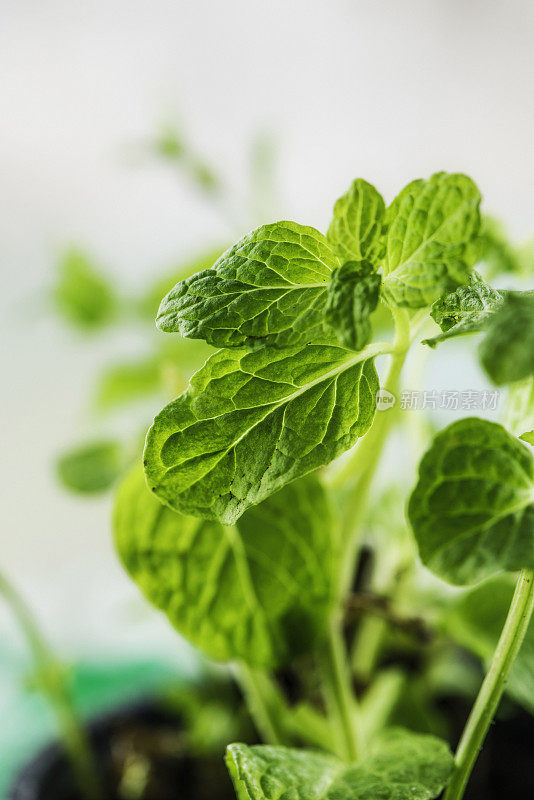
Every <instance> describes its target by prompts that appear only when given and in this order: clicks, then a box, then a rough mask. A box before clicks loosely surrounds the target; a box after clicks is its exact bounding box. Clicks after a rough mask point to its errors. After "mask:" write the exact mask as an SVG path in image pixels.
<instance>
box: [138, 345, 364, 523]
mask: <svg viewBox="0 0 534 800" xmlns="http://www.w3.org/2000/svg"><path fill="white" fill-rule="evenodd" d="M378 352H380V346H379V345H376V346H373V345H369V347H368V348H366V350H364V351H362V352H361V353H358V354H355V353H351V352H350V351H348V350H346V349H344V348H341V347H338V346H335V345H330V344H310V345H304V346H301V347H291V348H285V349H277V348H272V347H265V348H261V349H256V350H247V349H243V348H242V349H237V348H234V349H231V350H221V351H219V352H218V353H215V354H214V355H213V356H212V357H211V358H209V359H208V361H207V362H206V364H205V365H204V366H203V367H202V368H201V369H200V370H199V371H198V372H197V373H195V375H193V377H192V378H191V382H190V385H189V388H188V389H187V391H186V392H185V393H184V394H183V395H181V396H180V397H178V398H177V399H176V400H174V401H173V402H172V403H170V404H169V405H168V406H166V408H164V409H163V411H161V412H160V413H159V414H158V415H157V417H156V418H155V420H154V423H153V425H152V427H151V428H150V430H149V432H148V435H147V440H146V446H145V454H144V463H145V474H146V477H147V482H148V485H149V487H150V488H151V489H152V490H153V491H154V492H155V493H156V494H157V495H158V497H159V498H160V499H161V500H163V501H164V502H165V503H167V504H168V505H170V506H172V507H173V508H175V509H176V510H177V511H181V512H182V513H185V514H193V515H197V516H202V517H205V518H209V519H219V520H221V522H226V523H229V524H231V523H233V522H234V521H235V520H236V519H238V517H239V516H240V515H241V514H242V513H243V512H244V511H245V510H246V509H247V508H248V507H249V506H250V505H253V504H255V503H259V502H261V501H262V500H264V499H265V498H266V497H268V496H269V495H270V494H272V493H273V492H275V491H276V490H277V489H280V488H281V487H282V486H284V485H285V484H287V483H289V481H292V480H294V479H295V478H298V477H300V476H301V475H305V474H307V473H308V472H311V471H312V470H314V469H316V468H317V467H320V466H323V465H325V464H328V463H329V462H330V461H332V460H333V459H334V458H337V456H338V455H340V454H341V453H343V452H344V451H345V450H348V449H349V448H350V447H352V445H353V444H354V443H355V442H356V440H357V439H358V438H359V437H360V436H363V435H364V433H366V432H367V430H368V428H369V427H370V425H371V422H372V420H373V417H374V413H375V396H376V392H377V389H378V377H377V374H376V370H375V367H374V363H373V360H372V358H370V356H374V355H376V354H377V353H378Z"/></svg>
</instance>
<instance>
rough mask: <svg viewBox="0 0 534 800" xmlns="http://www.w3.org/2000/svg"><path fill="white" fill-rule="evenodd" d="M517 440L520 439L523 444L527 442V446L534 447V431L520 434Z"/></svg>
mask: <svg viewBox="0 0 534 800" xmlns="http://www.w3.org/2000/svg"><path fill="white" fill-rule="evenodd" d="M519 438H520V439H522V440H523V441H524V442H527V443H528V444H531V445H533V446H534V431H527V432H526V433H522V434H521V436H520V437H519Z"/></svg>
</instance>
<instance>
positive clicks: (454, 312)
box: [423, 272, 504, 347]
mask: <svg viewBox="0 0 534 800" xmlns="http://www.w3.org/2000/svg"><path fill="white" fill-rule="evenodd" d="M503 300H504V297H503V295H502V294H501V292H498V291H497V290H496V289H493V288H492V287H491V286H490V285H489V284H487V283H485V282H484V281H483V280H482V278H481V277H480V275H479V274H478V273H477V272H473V275H472V277H471V280H470V282H469V283H468V284H467V286H460V287H459V288H458V289H456V290H455V291H454V292H451V293H450V294H446V295H444V296H443V297H441V298H440V299H439V300H436V302H435V303H434V305H433V306H432V310H431V312H430V314H431V316H432V319H434V320H435V322H437V324H438V325H439V326H440V328H441V330H442V331H443V333H441V334H439V336H433V337H432V338H431V339H425V340H424V341H423V344H427V345H429V346H430V347H436V345H438V344H440V343H441V342H444V341H446V340H447V339H452V338H454V337H456V336H463V335H465V334H467V333H477V332H478V331H482V330H484V329H485V328H487V326H488V324H489V322H490V320H491V318H492V316H493V314H494V313H495V311H497V309H498V308H500V306H501V305H502V303H503Z"/></svg>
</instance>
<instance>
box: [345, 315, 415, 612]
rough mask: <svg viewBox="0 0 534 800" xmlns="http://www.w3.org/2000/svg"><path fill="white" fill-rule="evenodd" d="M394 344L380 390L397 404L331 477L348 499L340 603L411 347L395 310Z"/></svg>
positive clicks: (402, 319)
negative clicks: (401, 376)
mask: <svg viewBox="0 0 534 800" xmlns="http://www.w3.org/2000/svg"><path fill="white" fill-rule="evenodd" d="M393 313H394V317H395V324H396V330H395V341H394V343H393V350H392V353H391V361H390V364H389V369H388V373H387V375H386V378H385V380H384V382H383V384H382V387H381V388H382V389H385V390H386V391H388V392H391V394H393V395H394V396H395V398H396V400H397V403H396V405H395V406H394V407H393V408H391V409H388V410H386V411H378V412H377V416H376V418H375V421H374V423H373V426H372V428H371V430H370V431H369V433H368V434H367V435H366V436H365V437H364V438H363V439H362V441H361V443H360V444H359V445H358V446H357V448H356V450H355V451H354V453H353V454H352V456H351V457H350V458H348V459H347V461H346V463H345V464H344V465H343V467H342V468H341V469H339V470H338V472H337V473H336V474H335V475H334V476H333V477H332V480H331V486H333V487H338V488H343V489H344V490H345V491H346V492H347V499H346V503H345V510H344V514H343V517H344V520H343V542H342V546H343V551H342V572H341V580H340V587H339V588H340V593H339V597H340V601H341V602H343V601H344V598H345V596H346V594H347V592H348V591H349V590H350V586H351V582H352V575H353V572H354V561H355V558H356V553H357V550H358V546H359V544H360V528H361V520H362V516H363V513H364V510H365V507H366V500H367V495H368V493H369V489H370V486H371V483H372V481H373V478H374V475H375V472H376V469H377V467H378V464H379V461H380V458H381V455H382V451H383V449H384V445H385V443H386V441H387V436H388V434H389V432H390V430H391V427H392V425H393V423H394V422H395V419H396V416H397V413H398V394H399V380H400V373H401V370H402V367H403V364H404V361H405V359H406V354H407V352H408V348H409V346H410V324H409V318H408V314H407V312H406V311H402V310H400V311H399V310H394V312H393Z"/></svg>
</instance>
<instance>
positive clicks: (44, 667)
mask: <svg viewBox="0 0 534 800" xmlns="http://www.w3.org/2000/svg"><path fill="white" fill-rule="evenodd" d="M0 595H1V596H2V597H3V598H4V600H5V601H6V603H7V605H8V606H9V608H10V609H11V612H12V613H13V616H14V617H15V619H16V621H17V623H18V625H19V627H20V629H21V631H22V633H23V635H24V637H25V639H26V642H27V645H28V648H29V650H30V652H31V655H32V659H33V662H34V671H35V674H36V676H37V681H38V686H39V688H40V689H41V691H42V693H43V694H44V695H45V697H46V699H47V700H48V702H49V703H50V706H51V708H52V710H53V712H54V715H55V718H56V722H57V725H58V729H59V732H60V735H61V740H62V743H63V746H64V748H65V751H66V752H67V755H68V757H69V760H70V763H71V765H72V768H73V772H74V774H75V777H76V780H77V782H78V785H79V788H80V790H81V792H82V794H83V795H84V796H85V797H87V798H91V800H96V799H97V798H99V797H101V796H102V793H101V790H100V785H99V781H98V773H97V770H96V764H95V762H94V758H93V754H92V752H91V747H90V745H89V742H88V740H87V737H86V735H85V732H84V730H83V728H82V726H81V724H80V722H79V720H78V717H77V715H76V712H75V711H74V708H73V706H72V703H71V699H70V697H69V693H68V691H67V687H66V686H65V683H64V680H63V676H62V675H61V668H60V667H58V663H57V661H56V659H55V657H54V655H53V653H52V652H51V650H50V648H49V647H48V645H47V643H46V642H45V640H44V638H43V636H42V635H41V632H40V631H39V628H38V626H37V623H36V621H35V619H34V617H33V615H32V614H31V612H30V610H29V608H28V607H27V605H26V603H25V602H24V600H23V599H22V597H21V596H20V595H19V594H18V592H17V591H16V589H15V588H14V586H13V585H12V584H11V583H10V582H9V581H8V580H7V578H6V577H5V576H4V575H2V574H1V573H0Z"/></svg>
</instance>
